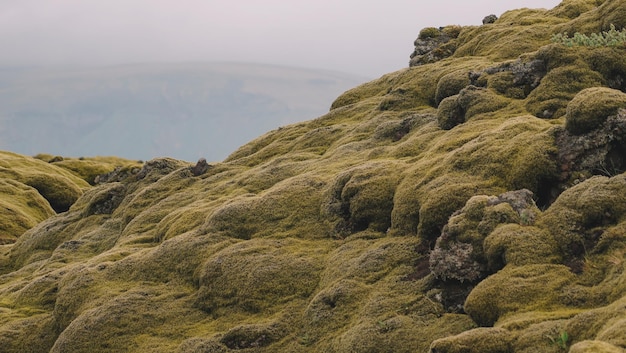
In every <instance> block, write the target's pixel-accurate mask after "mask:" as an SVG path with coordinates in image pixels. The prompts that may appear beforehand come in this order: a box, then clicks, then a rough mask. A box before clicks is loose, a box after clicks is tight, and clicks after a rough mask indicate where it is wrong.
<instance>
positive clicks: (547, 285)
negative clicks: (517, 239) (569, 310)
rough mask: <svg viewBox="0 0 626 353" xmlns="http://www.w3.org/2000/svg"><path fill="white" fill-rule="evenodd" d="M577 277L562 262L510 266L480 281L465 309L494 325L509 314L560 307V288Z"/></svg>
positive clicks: (468, 299)
mask: <svg viewBox="0 0 626 353" xmlns="http://www.w3.org/2000/svg"><path fill="white" fill-rule="evenodd" d="M573 280H574V275H573V274H572V273H571V272H570V271H569V269H568V268H567V267H565V266H561V265H548V264H536V265H524V266H520V267H515V266H507V267H505V268H504V269H502V270H501V271H499V272H497V273H496V274H493V275H491V276H489V277H487V279H485V280H484V281H482V282H480V283H479V284H478V285H477V286H476V287H475V288H474V289H473V290H472V291H471V293H470V294H469V296H468V297H467V299H466V301H465V305H464V309H465V311H466V312H467V313H468V314H469V315H470V316H471V317H472V319H474V321H476V323H478V324H479V325H481V326H491V325H493V324H494V323H496V321H498V319H499V318H500V317H502V316H503V315H506V314H511V313H520V312H525V311H531V310H550V309H556V308H560V307H561V306H562V304H561V303H560V302H559V297H558V292H559V290H560V289H561V288H562V287H563V286H564V285H566V284H568V283H571V282H572V281H573Z"/></svg>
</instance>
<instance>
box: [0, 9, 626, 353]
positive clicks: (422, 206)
mask: <svg viewBox="0 0 626 353" xmlns="http://www.w3.org/2000/svg"><path fill="white" fill-rule="evenodd" d="M624 9H626V0H605V1H600V0H593V1H592V0H566V1H563V2H562V3H561V4H560V5H558V6H557V7H555V8H554V9H550V10H533V9H521V10H514V11H509V12H506V13H504V14H502V15H501V16H500V17H499V18H497V19H495V20H493V21H490V22H492V23H487V24H485V25H483V26H477V27H457V26H453V27H444V28H443V29H441V31H443V32H445V36H447V39H446V40H445V41H440V42H433V43H434V44H433V43H430V44H433V45H432V47H431V48H430V49H428V50H431V51H434V53H431V54H432V55H429V52H428V50H426V49H423V48H425V47H426V45H425V44H424V43H420V42H418V41H416V45H420V46H422V48H421V49H420V50H421V54H417V55H424V57H425V58H429V60H428V61H427V62H414V63H413V64H415V63H417V65H413V66H411V67H409V68H406V69H404V70H400V71H397V72H394V73H390V74H387V75H385V76H383V77H381V78H379V79H377V80H374V81H372V82H369V83H366V84H364V85H361V86H359V87H356V88H354V89H352V90H349V91H347V92H346V93H344V94H343V95H341V96H340V97H338V98H337V100H336V101H335V102H334V103H333V104H332V107H331V109H330V111H329V112H328V114H326V115H324V116H321V117H319V118H318V119H315V120H312V121H308V122H302V123H299V124H294V125H290V126H285V127H282V128H279V129H277V130H274V131H271V132H269V133H267V134H265V135H263V136H261V137H259V138H257V139H255V140H254V141H251V142H250V143H248V144H246V145H244V146H242V147H241V148H239V149H238V150H237V151H235V152H233V154H231V155H230V156H229V157H228V158H227V159H226V160H225V161H223V162H221V163H211V164H209V163H206V161H199V162H198V163H197V164H196V165H192V164H189V163H187V162H182V161H177V160H174V159H170V158H159V159H154V160H151V161H148V162H146V163H143V164H141V165H137V164H133V163H125V162H122V163H118V162H116V161H98V160H94V161H90V163H93V164H89V166H90V167H89V168H87V167H85V168H86V170H85V171H82V172H81V168H80V166H81V164H76V165H74V166H73V167H69V166H68V167H67V168H65V170H64V171H63V175H66V176H67V175H69V174H65V173H69V171H73V172H74V173H78V174H79V175H81V176H83V180H88V181H91V182H92V184H94V185H87V184H82V185H83V187H81V188H80V191H81V195H80V197H78V198H77V199H76V200H75V201H74V202H73V203H72V204H71V206H70V207H69V209H68V210H67V211H65V212H61V213H59V214H53V213H52V212H50V213H49V214H46V215H44V216H45V217H44V216H42V218H45V219H44V220H41V221H38V223H37V222H34V223H36V225H34V226H31V227H28V228H30V229H28V230H26V231H25V232H23V234H19V236H18V235H16V237H17V240H15V242H14V243H12V244H5V245H0V347H2V348H1V349H2V350H3V351H4V352H24V351H28V352H57V353H58V352H181V353H182V352H185V353H188V352H194V353H195V352H237V351H242V352H337V353H343V352H433V353H442V352H450V353H452V352H489V353H496V352H516V353H517V352H524V353H526V352H555V353H556V352H561V351H567V350H569V351H570V352H622V351H624V349H626V335H625V332H626V329H625V328H626V326H625V325H626V324H625V322H626V277H625V276H626V261H624V260H625V254H626V173H625V171H626V158H625V156H626V153H625V152H626V105H625V104H624V103H625V102H626V99H624V97H625V96H626V93H624V92H625V91H626V87H625V86H624V82H626V81H625V78H626V63H625V62H624V60H623V58H624V54H625V53H626V49H625V48H621V47H607V48H594V49H591V48H586V47H572V48H568V47H565V46H563V45H560V44H558V43H551V42H550V38H552V36H553V35H554V34H557V33H565V32H567V33H575V32H581V33H587V34H589V33H595V32H597V31H602V30H605V29H608V28H609V27H610V25H611V24H613V25H614V26H616V28H617V29H621V28H623V27H624V26H626V14H625V12H624V11H625V10H624ZM439 31H440V29H435V31H433V30H432V29H429V30H426V31H425V32H424V34H420V35H419V36H420V38H418V39H420V40H427V39H428V38H432V37H433V36H437V35H438V33H439ZM441 46H443V47H441ZM424 50H426V51H424ZM416 57H417V56H416V55H414V56H413V58H416ZM415 61H417V60H415ZM48 157H50V156H48ZM48 157H44V156H41V158H42V159H48V160H50V159H52V158H48ZM13 158H15V159H18V160H19V161H20V162H19V163H22V164H24V163H32V164H33V165H37V166H39V167H41V168H44V166H45V168H51V165H52V166H54V165H56V164H57V163H60V161H59V162H54V163H51V165H49V164H46V163H43V162H41V161H39V162H38V161H35V160H34V159H32V158H29V157H23V156H16V155H15V156H14V157H13ZM40 162H41V163H40ZM15 163H17V162H15ZM72 163H78V162H76V161H72ZM10 164H11V163H9V166H3V168H5V169H2V170H3V173H4V174H2V177H3V179H2V182H3V183H5V184H6V185H10V186H11V187H16V186H15V185H19V184H18V181H19V180H18V178H19V177H21V175H20V174H19V173H17V172H16V171H15V170H17V168H16V167H14V166H11V165H10ZM29 165H30V164H29ZM115 165H121V167H120V168H115ZM60 166H61V165H59V167H60ZM99 166H106V168H105V169H106V170H103V171H102V173H104V174H101V175H99V176H97V177H96V176H94V175H93V174H90V173H91V172H90V171H94V170H96V169H97V168H98V167H99ZM107 168H108V169H107ZM11 170H13V171H11ZM77 170H78V172H77ZM88 171H89V172H88ZM45 173H48V174H49V175H57V174H54V173H61V171H60V169H59V168H54V170H52V169H46V170H45ZM87 175H91V176H90V177H86V176H87ZM55 180H56V179H55ZM2 190H4V189H2ZM7 190H8V189H7ZM16 190H17V191H15V192H14V193H15V194H19V195H26V194H30V195H32V197H35V196H37V195H40V194H39V193H35V191H34V190H33V189H26V187H22V189H16ZM23 190H30V191H29V192H28V193H27V192H24V191H23ZM2 192H4V191H2ZM2 195H4V194H2ZM7 200H12V199H10V198H7ZM24 203H27V201H24ZM25 207H26V206H25ZM26 210H28V211H29V212H31V209H30V208H28V207H26Z"/></svg>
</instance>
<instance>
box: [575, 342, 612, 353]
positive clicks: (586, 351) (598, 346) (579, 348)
mask: <svg viewBox="0 0 626 353" xmlns="http://www.w3.org/2000/svg"><path fill="white" fill-rule="evenodd" d="M623 351H624V350H623V349H622V348H620V347H618V346H614V345H612V344H610V343H607V342H603V341H582V342H578V343H576V344H575V345H573V346H572V347H571V348H570V349H569V352H570V353H592V352H593V353H620V352H623Z"/></svg>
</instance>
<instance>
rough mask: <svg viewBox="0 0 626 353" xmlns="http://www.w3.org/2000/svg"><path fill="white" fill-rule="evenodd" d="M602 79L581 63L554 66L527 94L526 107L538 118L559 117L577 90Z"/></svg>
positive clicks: (600, 81) (597, 82)
mask: <svg viewBox="0 0 626 353" xmlns="http://www.w3.org/2000/svg"><path fill="white" fill-rule="evenodd" d="M603 81H604V80H603V78H602V76H601V75H600V74H598V73H597V72H595V71H592V70H590V69H589V68H588V67H586V65H584V64H582V63H579V64H577V65H571V66H563V67H558V68H555V69H553V70H551V71H549V72H548V73H547V74H546V76H545V77H544V78H543V79H542V80H541V84H540V85H539V86H538V87H537V88H536V89H535V90H533V91H532V92H531V93H530V94H529V95H528V98H527V99H526V109H527V110H528V111H529V112H530V113H531V114H533V115H535V116H538V117H540V118H559V117H561V116H563V115H565V112H566V107H567V104H568V103H569V102H570V101H571V100H572V99H573V98H574V96H575V95H576V94H577V93H578V92H580V91H582V90H584V89H585V88H590V87H595V86H599V85H601V84H602V82H603Z"/></svg>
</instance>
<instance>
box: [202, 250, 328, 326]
mask: <svg viewBox="0 0 626 353" xmlns="http://www.w3.org/2000/svg"><path fill="white" fill-rule="evenodd" d="M304 245H306V244H302V243H300V242H298V241H290V240H269V241H268V240H255V241H249V242H244V243H241V244H240V246H233V247H229V248H227V249H225V250H223V251H221V252H219V253H218V254H216V255H215V256H213V257H212V260H210V261H208V262H207V263H206V264H205V265H204V266H203V269H202V270H201V271H202V272H201V274H200V282H199V285H200V290H199V292H198V298H197V301H196V305H197V306H198V307H199V308H201V309H203V310H205V311H208V312H213V313H216V314H218V315H219V314H221V313H222V312H223V311H224V310H242V311H245V312H251V313H259V312H265V313H268V312H271V311H272V310H276V307H277V306H280V305H281V304H285V303H288V302H289V301H292V300H295V299H297V298H306V297H308V296H309V295H310V294H311V293H312V292H313V290H314V289H315V288H316V287H317V283H318V281H319V279H318V276H319V271H320V270H321V266H320V262H319V260H320V259H319V250H322V249H315V247H306V246H304ZM241 258H245V259H246V260H245V261H243V262H242V261H241Z"/></svg>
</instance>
